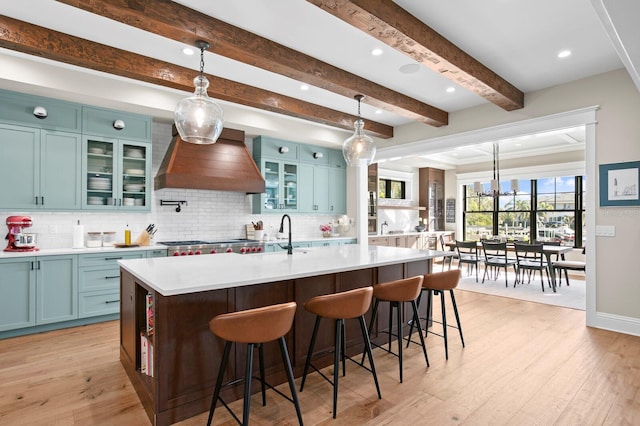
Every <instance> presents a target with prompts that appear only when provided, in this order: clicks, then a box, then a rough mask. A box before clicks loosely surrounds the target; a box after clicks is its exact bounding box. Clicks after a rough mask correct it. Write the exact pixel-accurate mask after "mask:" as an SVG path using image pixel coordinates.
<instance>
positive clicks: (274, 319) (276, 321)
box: [207, 302, 302, 425]
mask: <svg viewBox="0 0 640 426" xmlns="http://www.w3.org/2000/svg"><path fill="white" fill-rule="evenodd" d="M296 306H297V305H296V302H288V303H282V304H279V305H272V306H264V307H262V308H256V309H249V310H245V311H238V312H231V313H228V314H222V315H218V316H216V317H214V318H213V319H212V320H211V321H209V330H211V332H212V333H213V334H215V335H216V336H218V337H220V338H221V339H224V340H226V343H225V346H224V354H223V356H222V361H221V362H220V369H219V370H218V377H217V379H216V386H215V389H214V391H213V398H212V400H211V409H210V410H209V420H208V421H207V425H210V424H211V421H212V420H213V412H214V411H215V408H216V404H217V402H218V399H219V400H220V402H222V405H224V406H225V408H227V410H229V412H230V413H231V415H232V416H233V417H234V418H235V419H236V421H237V422H238V423H241V424H243V425H246V424H248V422H249V409H250V406H251V381H252V379H254V378H255V379H257V380H259V381H260V383H261V385H262V389H261V390H262V405H263V406H264V405H266V403H267V401H266V396H265V385H266V386H269V388H271V389H273V390H274V391H276V392H277V393H278V394H280V395H282V396H283V397H284V398H286V399H288V400H289V401H291V402H292V403H293V404H294V405H295V407H296V414H297V415H298V423H300V424H301V425H302V412H301V410H300V403H299V401H298V394H297V393H296V388H295V383H294V381H293V371H292V369H291V361H290V359H289V352H288V350H287V343H286V341H285V338H284V336H285V335H286V334H287V333H288V332H289V330H291V326H292V324H293V318H294V316H295V314H296ZM274 340H278V341H279V343H280V352H281V354H282V361H283V363H284V367H285V371H286V373H287V379H288V381H289V389H290V390H291V397H289V396H287V395H285V394H283V393H282V392H280V391H279V390H278V389H275V388H274V387H273V386H271V385H269V384H268V383H266V382H265V381H264V354H263V350H262V344H263V343H266V342H271V341H274ZM233 342H236V343H246V344H247V346H248V348H247V362H246V370H245V378H244V404H243V413H242V422H240V420H239V419H238V417H237V416H236V415H235V414H234V413H233V412H232V411H231V409H230V408H229V407H228V406H227V404H226V403H225V402H224V401H223V400H222V398H221V397H220V389H221V388H222V386H223V385H222V379H223V377H224V371H225V369H226V367H227V364H228V362H229V353H230V352H231V344H232V343H233ZM256 346H257V347H258V352H259V363H260V377H253V376H252V375H253V350H254V348H255V347H256ZM234 383H235V382H234Z"/></svg>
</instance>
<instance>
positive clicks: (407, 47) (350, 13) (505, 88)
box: [307, 0, 524, 111]
mask: <svg viewBox="0 0 640 426" xmlns="http://www.w3.org/2000/svg"><path fill="white" fill-rule="evenodd" d="M307 1H308V2H309V3H312V4H314V5H316V6H318V7H319V8H321V9H322V10H325V11H326V12H328V13H330V14H332V15H334V16H336V17H338V18H340V19H342V20H343V21H345V22H347V23H349V24H350V25H352V26H354V27H356V28H358V29H360V30H361V31H364V32H365V33H367V34H369V35H371V36H373V37H375V38H376V39H378V40H380V41H381V42H383V43H385V44H387V45H388V46H390V47H392V48H394V49H396V50H398V51H400V52H402V53H404V54H405V55H407V56H409V57H410V58H412V59H414V60H415V61H417V62H418V63H421V64H422V65H424V66H425V67H427V68H429V69H431V70H433V71H435V72H437V73H439V74H440V75H442V76H444V77H446V78H448V79H449V80H452V81H454V82H456V83H457V84H459V85H460V86H462V87H464V88H466V89H468V90H470V91H472V92H474V93H476V94H477V95H479V96H482V97H483V98H485V99H486V100H488V101H490V102H492V103H494V104H495V105H498V106H499V107H501V108H503V109H505V110H507V111H512V110H516V109H521V108H524V93H522V92H521V91H520V90H518V89H517V88H516V87H515V86H513V85H512V84H511V83H509V82H508V81H506V80H505V79H503V78H502V77H500V76H499V75H498V74H496V73H494V72H493V71H491V70H490V69H489V68H487V67H486V66H484V65H483V64H481V63H480V62H478V61H477V60H476V59H474V58H473V57H472V56H470V55H468V54H467V53H465V52H464V51H463V50H461V49H460V48H458V47H457V46H456V45H454V44H453V43H451V42H450V41H449V40H447V39H445V38H444V37H443V36H441V35H440V34H438V33H437V32H436V31H434V30H433V29H431V28H430V27H428V26H427V25H425V24H424V23H423V22H422V21H420V20H419V19H417V18H415V17H414V16H413V15H411V14H410V13H408V12H407V11H405V10H404V9H402V8H401V7H400V6H398V5H397V4H396V3H394V2H393V1H392V0H307Z"/></svg>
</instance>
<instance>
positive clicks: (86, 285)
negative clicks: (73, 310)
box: [78, 250, 166, 318]
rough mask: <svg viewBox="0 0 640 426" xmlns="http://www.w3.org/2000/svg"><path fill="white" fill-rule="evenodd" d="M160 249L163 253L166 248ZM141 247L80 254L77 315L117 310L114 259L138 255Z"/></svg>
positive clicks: (141, 254) (117, 280) (117, 282)
mask: <svg viewBox="0 0 640 426" xmlns="http://www.w3.org/2000/svg"><path fill="white" fill-rule="evenodd" d="M162 251H164V253H165V256H166V250H160V252H162ZM145 257H147V253H146V252H145V251H133V252H132V251H127V252H122V253H118V252H109V253H91V254H81V255H80V267H79V275H80V285H79V299H78V306H79V317H80V318H89V317H96V316H101V315H109V314H117V313H118V312H120V266H118V260H123V259H142V258H145Z"/></svg>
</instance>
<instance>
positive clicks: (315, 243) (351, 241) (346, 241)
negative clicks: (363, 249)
mask: <svg viewBox="0 0 640 426" xmlns="http://www.w3.org/2000/svg"><path fill="white" fill-rule="evenodd" d="M357 242H358V241H357V240H356V239H355V238H349V239H340V240H326V241H313V242H312V243H311V247H330V246H342V245H345V244H356V243H357Z"/></svg>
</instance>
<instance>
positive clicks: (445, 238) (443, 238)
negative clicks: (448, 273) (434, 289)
mask: <svg viewBox="0 0 640 426" xmlns="http://www.w3.org/2000/svg"><path fill="white" fill-rule="evenodd" d="M452 240H453V237H452V235H451V234H440V247H441V248H442V251H450V250H451V247H450V246H448V245H447V243H450V242H451V241H452ZM453 259H458V254H457V253H456V254H454V255H452V256H445V257H444V259H442V271H443V272H444V264H445V263H446V262H447V261H448V262H449V269H451V264H452V263H453Z"/></svg>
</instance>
